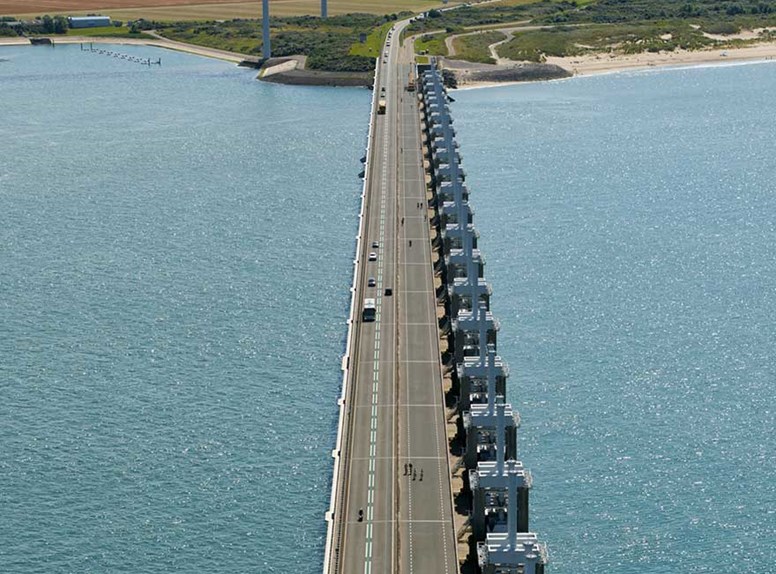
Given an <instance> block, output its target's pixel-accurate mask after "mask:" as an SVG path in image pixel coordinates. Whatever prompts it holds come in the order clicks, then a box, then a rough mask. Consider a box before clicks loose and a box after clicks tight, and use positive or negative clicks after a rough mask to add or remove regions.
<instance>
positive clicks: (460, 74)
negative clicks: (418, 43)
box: [442, 58, 573, 88]
mask: <svg viewBox="0 0 776 574" xmlns="http://www.w3.org/2000/svg"><path fill="white" fill-rule="evenodd" d="M442 68H443V74H444V76H445V82H446V83H447V84H448V85H449V86H450V87H453V88H462V87H465V86H466V85H476V84H485V83H488V84H490V83H500V82H537V81H542V80H557V79H560V78H569V77H571V76H572V75H573V74H572V73H571V72H569V71H568V70H566V69H565V68H562V67H560V66H556V65H555V64H534V63H530V62H526V63H520V64H510V65H507V66H502V65H495V64H473V63H471V62H464V61H461V60H449V59H447V58H445V59H444V60H443V61H442Z"/></svg>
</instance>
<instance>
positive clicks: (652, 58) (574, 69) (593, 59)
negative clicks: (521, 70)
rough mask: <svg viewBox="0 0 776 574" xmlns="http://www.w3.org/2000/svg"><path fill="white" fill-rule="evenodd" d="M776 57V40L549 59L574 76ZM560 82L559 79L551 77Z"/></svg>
mask: <svg viewBox="0 0 776 574" xmlns="http://www.w3.org/2000/svg"><path fill="white" fill-rule="evenodd" d="M768 60H776V42H768V43H762V44H756V45H753V46H747V47H744V48H716V49H713V50H695V51H688V50H676V51H674V52H657V53H652V52H644V53H642V54H609V53H604V54H590V55H585V56H575V57H564V58H556V57H549V58H547V63H548V64H555V65H557V66H560V67H561V68H564V69H565V70H568V71H569V72H571V73H572V75H573V76H592V75H598V74H611V73H616V72H622V71H629V70H645V69H650V68H665V67H676V66H679V67H681V66H701V65H715V64H719V65H724V64H730V63H737V62H738V63H740V62H757V61H768ZM550 81H556V80H550ZM517 83H524V82H476V81H472V82H466V83H465V84H462V85H460V86H459V88H458V89H461V90H467V89H474V88H487V87H495V86H503V85H507V84H517Z"/></svg>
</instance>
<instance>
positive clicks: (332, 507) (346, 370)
mask: <svg viewBox="0 0 776 574" xmlns="http://www.w3.org/2000/svg"><path fill="white" fill-rule="evenodd" d="M379 76H380V59H379V58H377V59H376V61H375V79H374V85H373V88H372V103H371V105H370V109H369V133H368V135H367V140H366V162H365V163H364V183H363V186H362V188H361V210H360V211H359V214H358V234H357V235H356V256H355V259H354V261H353V282H352V284H351V286H350V315H349V316H348V335H347V341H346V344H345V355H344V356H343V357H342V394H341V395H340V399H339V401H338V403H339V411H340V412H339V425H338V427H337V440H336V443H335V447H334V451H333V452H332V456H333V457H334V472H333V473H332V482H331V497H330V499H329V510H328V511H327V512H326V522H327V523H328V526H327V529H326V549H325V551H324V555H323V574H329V567H330V564H331V553H332V550H333V548H332V544H333V543H334V528H335V526H334V513H335V511H336V505H337V494H338V484H339V475H340V463H341V461H342V457H341V452H342V442H343V438H344V437H343V433H344V432H345V413H346V408H347V395H348V390H349V388H350V383H351V381H350V374H351V370H350V354H351V350H352V347H353V339H354V337H355V329H354V328H353V327H354V325H355V323H356V317H357V314H358V313H359V309H360V306H359V304H358V301H356V292H357V291H358V289H357V284H358V277H359V270H360V265H361V262H360V261H359V254H360V253H361V240H362V239H363V236H364V219H365V215H366V213H365V211H366V186H367V182H368V181H369V153H370V151H371V149H372V130H373V129H374V119H375V115H376V110H375V105H376V101H377V100H376V97H375V94H376V93H377V79H378V77H379Z"/></svg>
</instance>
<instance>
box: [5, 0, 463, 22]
mask: <svg viewBox="0 0 776 574" xmlns="http://www.w3.org/2000/svg"><path fill="white" fill-rule="evenodd" d="M454 4H455V3H454V2H451V3H450V4H449V5H454ZM441 5H442V3H441V2H439V1H434V0H393V1H392V2H390V3H389V2H385V1H384V0H329V2H328V11H329V14H330V15H336V14H349V13H353V12H367V13H372V14H389V13H395V12H402V11H411V12H420V11H423V10H428V9H430V8H433V7H435V6H441ZM270 11H271V13H272V15H273V16H301V15H305V14H319V13H320V0H270ZM94 12H99V13H100V14H104V15H107V16H111V17H112V18H114V19H118V20H137V19H139V18H145V19H146V20H158V21H180V20H229V19H232V18H258V17H259V16H260V15H261V2H260V1H259V0H254V1H253V2H235V1H234V0H206V1H204V2H197V1H196V0H194V1H193V0H0V15H7V16H19V17H26V18H31V17H34V16H39V15H43V14H49V15H52V16H54V15H57V14H64V15H78V14H87V13H94Z"/></svg>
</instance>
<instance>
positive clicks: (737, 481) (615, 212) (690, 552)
mask: <svg viewBox="0 0 776 574" xmlns="http://www.w3.org/2000/svg"><path fill="white" fill-rule="evenodd" d="M774 92H776V66H774V64H773V63H766V64H758V65H745V66H734V67H723V68H696V69H684V70H671V71H661V72H645V73H631V74H620V75H612V76H601V77H595V78H581V79H575V80H571V81H564V82H555V83H543V84H534V85H524V86H515V87H501V88H495V89H491V90H472V91H460V92H456V93H455V95H454V97H455V99H456V103H455V104H453V113H454V116H455V120H456V123H455V125H456V128H457V129H458V133H459V141H460V143H461V148H462V152H463V155H464V165H465V167H466V169H467V175H468V180H469V183H470V187H471V189H472V201H473V203H474V204H475V206H476V209H477V215H476V224H477V226H478V228H479V229H480V231H481V233H482V240H481V244H482V246H483V249H484V251H485V254H486V255H487V256H488V266H487V269H486V276H487V277H488V278H489V279H490V280H491V281H492V283H493V285H494V299H493V301H494V303H493V308H494V310H495V312H496V314H497V315H498V316H499V317H500V318H501V319H502V329H501V332H500V334H499V351H500V353H501V354H502V355H503V356H504V357H505V358H506V359H507V360H508V361H509V362H510V364H511V367H512V377H511V378H510V391H509V394H510V399H511V400H512V401H513V402H514V403H515V404H517V405H519V407H520V410H521V411H522V415H523V427H522V430H521V438H520V441H521V442H520V448H521V456H522V458H523V459H524V460H525V461H526V463H527V465H528V466H529V467H530V468H531V469H532V471H533V473H534V477H535V483H534V490H533V494H532V514H531V516H532V529H535V530H537V531H538V532H539V533H540V534H541V537H542V538H543V539H544V540H546V541H547V542H549V545H550V554H551V558H552V564H551V571H552V572H554V573H556V574H576V573H579V572H587V571H596V572H599V571H600V572H614V573H618V574H631V573H632V574H652V573H654V574H664V573H666V572H682V573H712V572H713V573H717V572H735V571H747V572H758V573H772V572H776V502H775V501H776V486H775V485H776V482H775V481H774V477H776V462H775V458H774V457H775V456H776V447H775V446H774V445H775V444H776V443H775V442H774V436H776V429H775V428H774V409H775V408H776V391H775V389H776V359H774V349H776V327H774V317H776V223H775V221H776V159H775V158H776V139H774V134H776V100H775V99H774V97H773V94H774Z"/></svg>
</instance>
